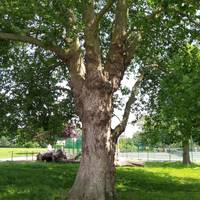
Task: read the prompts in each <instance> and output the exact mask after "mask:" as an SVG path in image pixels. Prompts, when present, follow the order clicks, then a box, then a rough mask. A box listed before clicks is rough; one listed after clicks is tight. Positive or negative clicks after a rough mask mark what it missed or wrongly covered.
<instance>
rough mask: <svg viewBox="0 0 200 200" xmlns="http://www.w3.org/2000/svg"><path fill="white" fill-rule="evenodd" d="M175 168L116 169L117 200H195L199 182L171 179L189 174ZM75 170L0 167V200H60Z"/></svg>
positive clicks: (31, 165) (18, 165)
mask: <svg viewBox="0 0 200 200" xmlns="http://www.w3.org/2000/svg"><path fill="white" fill-rule="evenodd" d="M163 165H164V166H163ZM178 166H179V164H177V163H176V164H172V163H162V164H161V163H158V164H157V163H148V164H147V167H145V168H128V167H124V168H123V167H120V168H118V169H117V184H116V187H117V193H118V200H199V199H200V179H198V178H196V177H194V175H193V176H185V177H181V178H178V177H174V176H171V175H170V173H169V170H170V169H171V170H173V172H174V170H175V172H176V171H177V173H182V171H181V170H182V169H183V171H184V172H185V173H187V172H188V170H189V171H191V169H185V168H181V166H179V167H178ZM197 166H199V165H197ZM170 167H171V168H170ZM195 167H196V165H195V166H194V168H195ZM191 168H193V167H191ZM77 169H78V165H77V164H55V163H52V164H51V163H49V164H46V163H14V162H13V163H0V200H63V199H64V196H65V195H66V191H67V190H68V189H69V188H70V187H71V186H72V184H73V181H74V179H75V175H76V172H77ZM165 169H167V170H165ZM151 170H154V171H151ZM192 170H193V169H192ZM195 173H197V174H199V173H200V170H199V169H197V170H196V171H195Z"/></svg>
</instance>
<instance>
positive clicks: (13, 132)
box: [0, 45, 75, 145]
mask: <svg viewBox="0 0 200 200" xmlns="http://www.w3.org/2000/svg"><path fill="white" fill-rule="evenodd" d="M27 51H29V50H27V49H21V47H18V46H16V45H15V46H13V47H12V51H11V52H10V53H9V56H7V57H5V58H4V63H3V64H2V66H0V73H1V80H0V86H1V87H0V94H1V99H0V105H1V109H2V110H1V115H0V132H1V135H3V134H6V135H8V134H9V136H10V138H11V139H14V140H15V141H16V142H18V143H21V144H23V143H25V142H27V141H30V140H36V141H38V142H39V144H43V145H44V144H48V143H53V142H55V140H56V138H58V137H59V136H60V137H61V136H63V135H62V133H63V130H64V125H65V123H67V122H68V120H70V119H71V118H73V117H74V116H75V114H74V109H73V106H74V103H73V99H72V94H71V90H70V88H69V86H67V84H68V83H67V77H68V73H66V70H65V69H63V64H62V63H61V62H58V61H57V60H56V59H55V57H53V56H52V55H49V54H48V53H45V52H41V51H39V50H38V49H37V48H35V49H32V51H31V52H30V51H29V52H28V53H27ZM12 52H14V53H12ZM16 52H18V57H17V59H15V53H16ZM11 58H13V59H15V62H14V63H13V61H10V59H11ZM64 80H66V81H65V83H63V81H64Z"/></svg>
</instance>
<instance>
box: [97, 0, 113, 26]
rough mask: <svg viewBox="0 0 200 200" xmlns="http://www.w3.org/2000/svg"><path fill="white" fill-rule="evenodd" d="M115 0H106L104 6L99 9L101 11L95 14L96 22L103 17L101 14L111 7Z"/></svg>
mask: <svg viewBox="0 0 200 200" xmlns="http://www.w3.org/2000/svg"><path fill="white" fill-rule="evenodd" d="M115 1H116V0H108V2H107V3H106V4H105V6H104V7H103V8H102V9H101V11H100V12H99V13H98V14H97V16H96V21H95V23H96V24H99V22H100V21H101V19H102V18H103V16H104V15H105V14H106V13H107V12H108V11H109V10H110V9H111V7H112V5H113V3H114V2H115Z"/></svg>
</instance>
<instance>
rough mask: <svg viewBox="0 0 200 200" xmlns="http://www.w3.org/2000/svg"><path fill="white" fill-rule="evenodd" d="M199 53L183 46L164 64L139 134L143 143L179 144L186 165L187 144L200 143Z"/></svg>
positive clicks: (188, 156)
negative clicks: (180, 144)
mask: <svg viewBox="0 0 200 200" xmlns="http://www.w3.org/2000/svg"><path fill="white" fill-rule="evenodd" d="M199 66H200V50H199V49H198V48H197V47H195V46H187V47H185V48H184V49H183V50H180V51H179V52H178V53H177V54H176V55H174V56H173V57H172V58H171V59H170V60H169V62H168V64H167V66H166V68H165V70H166V71H165V72H162V74H161V75H160V78H159V85H158V88H157V89H158V90H157V93H156V97H155V96H153V98H154V99H153V101H150V102H152V103H150V104H149V106H150V111H151V113H150V116H149V117H147V119H146V124H145V129H146V132H145V134H143V136H144V138H146V141H147V143H150V144H154V145H155V144H156V143H159V142H161V143H163V144H172V143H178V142H182V147H183V163H184V164H190V162H191V161H190V155H189V140H190V139H191V138H193V140H194V141H196V142H197V143H200V140H199V139H200V124H199V120H200V115H199V111H200V92H199V88H200V67H199Z"/></svg>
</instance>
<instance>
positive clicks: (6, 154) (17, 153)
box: [0, 148, 47, 158]
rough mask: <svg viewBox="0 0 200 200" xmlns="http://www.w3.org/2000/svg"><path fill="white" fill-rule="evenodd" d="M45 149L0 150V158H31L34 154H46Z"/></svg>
mask: <svg viewBox="0 0 200 200" xmlns="http://www.w3.org/2000/svg"><path fill="white" fill-rule="evenodd" d="M46 150H47V149H45V148H0V158H11V157H12V155H13V157H21V156H26V155H27V154H28V156H31V154H32V153H34V154H37V153H39V152H45V151H46Z"/></svg>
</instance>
